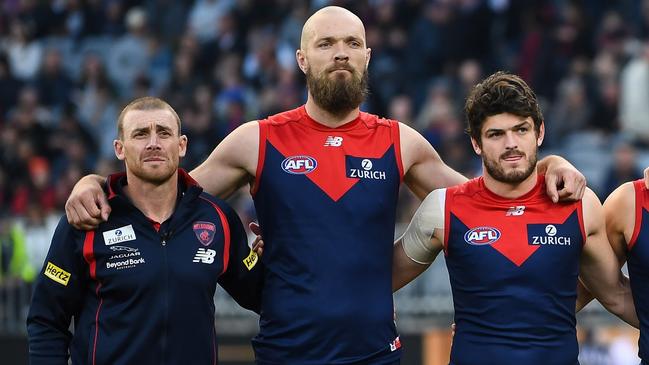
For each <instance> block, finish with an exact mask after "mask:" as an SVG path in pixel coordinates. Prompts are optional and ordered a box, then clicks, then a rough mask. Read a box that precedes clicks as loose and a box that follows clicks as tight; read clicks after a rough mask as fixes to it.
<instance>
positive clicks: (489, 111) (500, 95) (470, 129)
mask: <svg viewBox="0 0 649 365" xmlns="http://www.w3.org/2000/svg"><path fill="white" fill-rule="evenodd" d="M464 112H465V114H466V118H467V124H468V126H467V129H466V132H467V133H468V134H469V135H470V136H471V138H473V139H475V140H476V141H477V142H478V144H479V145H481V144H482V142H481V138H480V133H481V131H482V124H483V123H484V121H485V120H486V119H487V118H488V117H490V116H492V115H496V114H500V113H509V114H513V115H516V116H520V117H524V118H527V117H532V120H534V130H535V131H536V134H537V135H538V134H539V133H540V129H541V123H543V115H542V114H541V108H540V107H539V103H538V102H537V100H536V95H535V94H534V91H532V89H531V88H530V87H529V86H528V85H527V84H526V83H525V81H523V79H521V78H520V77H518V76H516V75H514V74H510V73H508V72H503V71H498V72H496V73H494V74H492V75H491V76H489V77H487V78H486V79H484V80H482V82H480V83H479V84H477V85H476V86H475V87H474V88H473V89H472V90H471V93H470V94H469V96H468V97H467V100H466V104H465V105H464Z"/></svg>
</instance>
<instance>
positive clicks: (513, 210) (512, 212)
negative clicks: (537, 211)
mask: <svg viewBox="0 0 649 365" xmlns="http://www.w3.org/2000/svg"><path fill="white" fill-rule="evenodd" d="M523 213H525V206H524V205H519V206H515V207H509V209H508V210H507V213H505V217H512V216H518V215H523Z"/></svg>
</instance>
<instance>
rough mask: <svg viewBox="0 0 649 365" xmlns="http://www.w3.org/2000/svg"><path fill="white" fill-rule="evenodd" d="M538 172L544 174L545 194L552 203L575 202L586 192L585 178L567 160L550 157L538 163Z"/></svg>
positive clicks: (554, 156)
mask: <svg viewBox="0 0 649 365" xmlns="http://www.w3.org/2000/svg"><path fill="white" fill-rule="evenodd" d="M537 166H538V171H539V173H541V174H545V185H546V193H547V194H548V196H549V197H550V199H552V201H553V202H555V203H556V202H558V201H577V200H580V199H581V198H582V197H583V196H584V192H585V191H586V178H585V177H584V175H583V174H582V173H581V172H579V170H577V169H576V168H575V167H574V166H573V165H572V164H571V163H570V162H568V160H566V159H565V158H563V157H560V156H556V155H551V156H547V157H545V158H544V159H542V160H541V161H539V163H538V165H537Z"/></svg>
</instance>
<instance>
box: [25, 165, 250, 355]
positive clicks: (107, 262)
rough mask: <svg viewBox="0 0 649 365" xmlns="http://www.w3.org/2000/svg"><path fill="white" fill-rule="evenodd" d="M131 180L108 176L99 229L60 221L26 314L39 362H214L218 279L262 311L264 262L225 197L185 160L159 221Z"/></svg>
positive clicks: (246, 304) (247, 304)
mask: <svg viewBox="0 0 649 365" xmlns="http://www.w3.org/2000/svg"><path fill="white" fill-rule="evenodd" d="M125 184H126V176H125V174H116V175H111V176H109V178H108V181H107V189H108V198H109V202H110V205H111V208H112V213H111V214H110V217H109V219H108V221H107V222H104V223H102V224H101V225H100V226H99V227H98V228H97V229H96V230H94V231H87V232H85V231H79V230H76V229H74V228H73V227H71V226H70V225H69V224H68V222H67V221H66V219H65V218H63V219H61V221H60V222H59V225H58V227H57V229H56V232H55V233H54V237H53V239H52V245H51V247H50V251H49V253H48V255H47V259H46V261H45V263H44V267H43V270H42V271H41V273H40V274H39V278H38V281H37V284H36V288H35V291H34V296H33V299H32V305H31V308H30V311H29V316H28V319H27V330H28V334H29V357H30V363H31V364H32V365H37V364H48V365H52V364H62V365H63V364H67V358H68V356H70V357H71V358H72V362H73V364H93V365H95V364H96V365H100V364H111V365H113V364H114V365H117V364H137V365H145V364H156V365H158V364H215V363H216V360H217V349H216V338H215V333H214V301H213V297H214V291H215V289H216V284H217V282H218V283H219V284H220V285H221V286H222V287H223V288H225V290H226V291H227V292H228V293H230V295H232V297H233V298H234V299H235V300H236V301H237V302H238V303H239V304H240V305H242V306H243V307H245V308H247V309H251V310H254V311H256V312H258V311H259V305H260V303H259V301H260V299H259V298H260V295H259V293H260V286H261V275H260V273H259V272H260V268H258V267H255V266H254V263H256V261H255V259H256V256H255V255H254V254H251V251H250V249H249V247H248V244H247V238H246V233H245V231H244V228H243V226H242V224H241V221H240V220H239V217H238V216H237V214H236V213H235V212H234V211H233V210H232V209H231V208H230V207H229V206H228V205H226V204H225V203H224V202H222V201H220V200H218V199H216V198H214V197H212V196H210V195H208V194H206V193H203V192H202V189H201V188H200V187H199V186H198V185H197V184H196V182H195V181H194V180H193V179H192V178H191V177H190V176H189V175H188V174H187V173H186V172H184V171H183V170H179V194H178V202H177V204H176V209H175V211H174V213H173V215H172V216H171V217H170V218H169V219H168V220H167V221H165V222H163V223H162V224H161V225H157V224H155V222H152V221H150V220H149V219H148V218H147V217H146V216H145V215H144V214H143V213H142V212H140V211H139V210H138V209H137V208H135V206H134V205H133V204H132V203H131V202H130V200H129V199H128V198H127V197H126V196H125V195H124V194H123V186H124V185H125ZM249 268H250V269H249ZM71 318H74V335H73V334H72V333H70V331H69V330H68V328H69V325H70V321H71ZM68 354H69V355H68Z"/></svg>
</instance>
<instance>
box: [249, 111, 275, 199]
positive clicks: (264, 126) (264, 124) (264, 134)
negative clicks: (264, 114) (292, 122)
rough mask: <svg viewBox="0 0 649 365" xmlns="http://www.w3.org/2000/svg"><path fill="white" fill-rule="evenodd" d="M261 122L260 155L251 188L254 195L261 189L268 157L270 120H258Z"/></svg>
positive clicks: (251, 193)
mask: <svg viewBox="0 0 649 365" xmlns="http://www.w3.org/2000/svg"><path fill="white" fill-rule="evenodd" d="M257 123H258V124H259V156H258V157H257V170H256V171H255V182H254V183H253V185H252V188H251V189H250V195H252V196H253V197H254V196H255V194H256V193H257V190H259V182H260V181H261V173H262V172H263V170H264V160H265V158H266V140H267V139H268V129H269V128H270V121H269V120H268V119H262V120H260V121H258V122H257Z"/></svg>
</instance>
